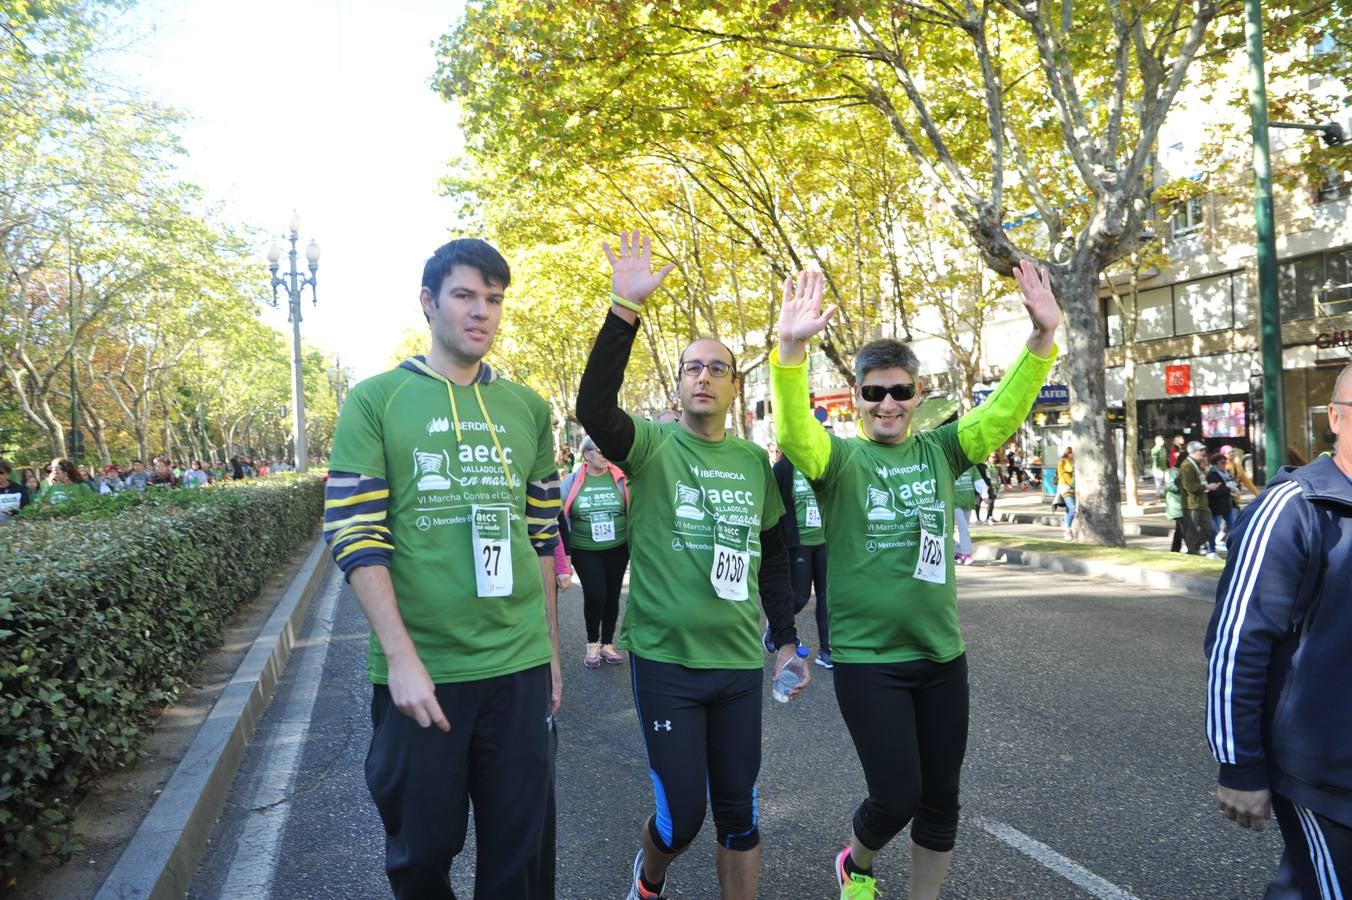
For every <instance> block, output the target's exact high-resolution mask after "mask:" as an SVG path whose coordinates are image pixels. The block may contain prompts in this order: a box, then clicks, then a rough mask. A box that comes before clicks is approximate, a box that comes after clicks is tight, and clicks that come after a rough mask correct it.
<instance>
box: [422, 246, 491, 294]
mask: <svg viewBox="0 0 1352 900" xmlns="http://www.w3.org/2000/svg"><path fill="white" fill-rule="evenodd" d="M456 266H469V267H470V268H472V269H477V270H478V271H479V274H480V275H482V276H483V279H484V281H487V282H489V283H490V284H500V285H502V286H503V287H507V286H509V285H510V284H511V283H512V270H511V268H510V267H509V266H508V265H507V260H505V259H503V258H502V254H501V253H499V252H498V251H497V250H496V249H495V248H494V247H493V245H492V244H490V243H488V241H481V240H479V239H478V238H460V239H458V240H454V241H451V242H450V243H446V244H442V245H441V246H440V247H438V248H437V251H436V252H435V253H433V254H432V256H431V258H430V259H428V260H427V264H426V265H424V266H423V277H422V286H423V287H425V288H427V292H428V293H429V294H431V295H432V296H433V297H435V296H436V295H437V293H438V292H439V291H440V290H441V285H442V283H443V282H445V281H446V276H447V275H450V274H451V270H452V269H454V268H455V267H456Z"/></svg>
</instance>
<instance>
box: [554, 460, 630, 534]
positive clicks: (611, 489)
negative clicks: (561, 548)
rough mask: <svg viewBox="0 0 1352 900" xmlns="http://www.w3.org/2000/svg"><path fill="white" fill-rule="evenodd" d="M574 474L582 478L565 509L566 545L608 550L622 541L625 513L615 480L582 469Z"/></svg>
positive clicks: (607, 474) (625, 520)
mask: <svg viewBox="0 0 1352 900" xmlns="http://www.w3.org/2000/svg"><path fill="white" fill-rule="evenodd" d="M576 477H578V478H585V479H586V480H585V481H583V482H582V487H581V489H579V490H578V492H577V496H576V497H574V498H573V505H572V508H570V509H569V510H568V526H569V528H570V529H571V532H570V534H571V537H569V539H568V542H569V544H571V545H572V546H573V547H575V548H577V549H579V550H609V549H610V548H611V547H618V546H619V545H620V544H623V543H624V542H625V540H626V539H627V537H628V533H627V524H628V522H627V520H628V516H627V515H626V513H625V510H624V497H623V496H621V494H620V489H619V487H617V486H616V484H615V479H614V478H612V477H610V473H609V472H602V473H601V474H600V475H590V474H588V473H587V471H586V470H585V469H584V470H582V471H581V472H579V473H578V474H577V476H576Z"/></svg>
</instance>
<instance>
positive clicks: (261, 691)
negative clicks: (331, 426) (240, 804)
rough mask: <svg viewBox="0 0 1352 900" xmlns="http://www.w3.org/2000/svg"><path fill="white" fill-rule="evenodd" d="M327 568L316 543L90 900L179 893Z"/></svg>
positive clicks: (153, 899) (157, 899)
mask: <svg viewBox="0 0 1352 900" xmlns="http://www.w3.org/2000/svg"><path fill="white" fill-rule="evenodd" d="M331 565H332V563H331V560H330V557H329V552H328V547H327V546H326V545H325V543H324V541H323V539H322V538H316V539H315V545H314V547H313V548H311V550H310V553H309V555H308V556H307V557H306V559H305V564H304V565H303V566H301V569H300V571H299V572H297V573H296V577H295V578H294V579H293V580H292V582H291V585H290V587H288V588H287V590H286V593H285V594H283V595H282V599H281V600H280V601H279V602H278V604H277V608H276V609H274V610H273V612H272V615H271V616H270V617H268V621H267V623H266V624H264V626H263V629H262V631H260V632H259V633H258V637H257V638H255V639H254V642H253V646H252V647H251V648H250V649H249V652H248V653H247V654H246V655H245V657H244V660H243V661H242V662H241V663H240V664H239V668H238V669H236V670H235V674H234V677H232V678H231V679H230V684H229V685H228V686H227V687H226V689H225V692H224V693H222V694H221V697H220V699H219V700H217V701H216V705H215V706H214V707H212V710H211V713H210V715H208V716H207V718H206V721H205V722H203V723H202V726H201V728H200V729H198V732H197V736H196V737H195V738H194V739H193V742H192V744H191V746H189V747H188V750H187V752H186V753H185V754H184V755H183V759H182V760H181V761H180V762H179V764H178V767H177V768H176V769H174V773H173V775H171V776H170V778H169V781H168V783H166V784H165V786H164V790H163V791H162V792H161V793H160V796H159V798H158V799H157V800H156V801H155V805H154V806H152V807H151V808H150V812H149V813H147V814H146V817H145V819H144V820H142V822H141V825H140V827H139V828H137V829H136V834H135V835H134V836H133V837H132V839H131V842H130V843H128V844H127V847H126V849H124V850H123V851H122V855H121V856H120V857H119V858H118V860H117V864H116V865H115V866H114V867H113V870H112V871H111V872H110V873H109V874H108V877H107V878H106V879H105V880H104V882H103V886H102V887H100V888H99V891H98V893H97V894H95V896H94V900H133V898H134V900H147V898H148V900H164V898H177V897H182V896H184V895H185V894H187V892H188V887H189V886H190V885H191V884H192V879H193V876H194V875H195V874H196V872H197V865H198V863H199V862H200V860H201V857H202V852H203V851H204V850H205V849H206V845H207V841H208V840H209V839H210V838H211V831H212V828H213V827H214V826H215V824H216V817H217V816H218V815H220V811H221V808H222V806H223V805H224V804H225V798H226V796H227V795H228V793H229V791H230V784H231V781H232V780H233V779H234V777H235V772H236V771H237V770H238V769H239V764H240V761H241V760H242V759H243V758H244V750H245V748H246V747H247V746H248V743H249V741H250V740H251V739H252V738H253V734H254V729H255V728H256V727H257V725H258V719H259V718H260V717H261V716H262V715H263V711H264V710H265V709H267V706H268V702H269V701H270V700H271V699H272V693H273V691H274V690H275V689H276V687H277V681H278V679H279V678H280V677H281V674H282V671H283V670H284V669H285V668H286V661H287V658H288V657H289V656H290V655H291V648H292V645H293V644H294V643H295V640H296V629H297V628H299V627H300V624H301V621H302V620H303V619H304V617H305V611H306V609H307V608H309V605H310V600H311V598H312V597H314V595H315V594H316V593H317V592H318V589H319V586H320V584H321V583H322V581H323V578H324V576H325V575H326V574H327V573H328V571H329V567H330V566H331Z"/></svg>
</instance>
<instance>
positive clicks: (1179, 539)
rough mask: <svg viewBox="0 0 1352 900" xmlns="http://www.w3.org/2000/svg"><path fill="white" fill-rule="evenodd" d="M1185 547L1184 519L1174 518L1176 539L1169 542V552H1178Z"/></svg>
mask: <svg viewBox="0 0 1352 900" xmlns="http://www.w3.org/2000/svg"><path fill="white" fill-rule="evenodd" d="M1182 548H1183V519H1182V517H1181V516H1180V517H1179V518H1177V519H1174V539H1173V540H1172V541H1170V542H1169V552H1170V553H1177V552H1178V551H1179V550H1181V549H1182Z"/></svg>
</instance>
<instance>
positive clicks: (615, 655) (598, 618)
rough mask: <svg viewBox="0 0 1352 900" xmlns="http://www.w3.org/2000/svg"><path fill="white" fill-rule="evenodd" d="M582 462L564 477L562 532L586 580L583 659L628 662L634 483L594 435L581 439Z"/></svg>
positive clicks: (594, 664)
mask: <svg viewBox="0 0 1352 900" xmlns="http://www.w3.org/2000/svg"><path fill="white" fill-rule="evenodd" d="M582 462H583V465H582V467H581V468H580V469H578V470H577V471H576V472H570V473H569V474H568V477H566V478H564V479H563V485H562V488H561V493H562V496H563V511H562V513H561V514H560V515H559V527H560V533H561V534H562V536H563V544H564V547H565V549H566V551H567V553H568V557H569V560H570V562H571V563H572V566H573V570H574V571H575V572H576V573H577V580H578V581H579V582H581V583H582V613H583V620H584V622H585V623H586V628H587V647H586V650H585V651H584V653H583V656H582V664H583V665H584V666H586V667H587V668H589V669H595V668H598V667H599V666H600V665H601V663H602V662H605V663H608V664H610V665H615V664H616V663H621V662H624V657H623V656H621V655H620V653H619V651H618V650H616V649H615V625H616V623H617V622H618V621H619V617H620V588H621V586H622V585H623V583H624V572H625V569H627V568H628V566H629V530H628V510H629V484H628V480H627V478H626V476H625V474H624V472H623V471H621V470H620V468H619V467H618V466H616V465H613V464H612V463H611V462H610V460H608V459H606V457H605V454H603V453H602V452H601V451H600V450H598V449H597V447H596V442H595V441H593V440H592V439H591V438H590V437H586V438H583V439H582Z"/></svg>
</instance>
